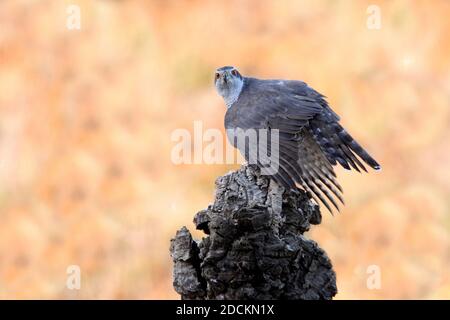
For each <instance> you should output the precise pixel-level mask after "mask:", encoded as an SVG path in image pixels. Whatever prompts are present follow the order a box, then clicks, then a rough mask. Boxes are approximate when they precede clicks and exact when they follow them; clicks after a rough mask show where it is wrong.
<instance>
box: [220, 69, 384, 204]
mask: <svg viewBox="0 0 450 320" xmlns="http://www.w3.org/2000/svg"><path fill="white" fill-rule="evenodd" d="M214 82H215V86H216V89H217V91H218V93H219V94H220V95H221V96H222V97H223V99H224V101H225V104H226V106H227V112H226V115H225V128H226V130H227V135H228V139H229V140H230V143H231V144H233V146H234V147H236V148H238V149H239V151H240V152H241V153H242V155H243V156H244V158H245V159H246V160H247V161H249V159H250V158H251V157H252V156H253V157H254V158H255V159H256V165H258V166H259V167H260V168H263V167H264V166H265V164H263V160H267V159H263V158H262V156H260V153H259V151H260V150H258V149H260V148H261V147H260V142H261V141H263V142H264V141H267V146H268V148H269V149H270V148H271V147H274V148H273V149H274V150H275V151H276V152H277V155H278V156H277V158H276V160H275V161H276V168H277V170H276V171H275V172H271V173H270V174H267V175H268V176H269V177H270V178H271V179H272V180H274V181H275V182H276V183H277V184H278V185H281V186H282V187H284V188H285V190H290V189H296V188H297V187H298V186H301V187H302V188H303V189H305V191H306V192H308V194H310V195H311V196H312V197H313V198H314V199H315V200H316V202H317V203H319V201H318V199H319V200H320V202H322V203H323V204H324V205H325V206H326V207H327V209H328V210H329V211H330V212H332V210H331V207H330V205H329V203H328V201H329V202H331V203H332V204H333V206H334V207H336V208H337V209H338V210H339V207H338V204H337V201H336V199H335V198H337V199H339V201H340V202H342V204H344V200H343V197H342V188H341V186H340V185H339V183H338V182H337V180H336V174H335V172H334V170H333V166H334V165H337V164H338V163H339V164H340V165H341V166H342V167H344V168H345V169H348V170H351V168H353V169H355V170H357V171H360V169H362V170H364V171H366V172H367V170H366V168H365V166H364V164H363V163H362V162H365V163H366V164H367V165H369V166H370V167H372V168H373V169H375V170H380V169H381V167H380V165H379V164H378V163H377V162H376V161H375V160H374V159H373V158H372V157H371V156H370V155H369V154H368V153H367V152H366V151H365V150H364V149H363V148H362V147H361V146H360V145H359V143H358V142H356V141H355V140H354V139H353V138H352V136H351V135H350V134H349V133H348V132H347V131H346V130H345V129H344V128H343V127H342V126H341V125H340V124H339V120H340V118H339V116H338V115H337V114H336V113H335V112H334V111H333V110H331V108H330V106H329V105H328V103H327V102H326V100H325V96H323V95H322V94H320V93H318V92H317V91H315V90H314V89H312V88H311V87H309V86H308V85H307V84H306V83H304V82H302V81H295V80H260V79H256V78H247V77H243V76H242V75H241V74H240V73H239V71H238V70H237V69H236V68H234V67H230V66H226V67H222V68H219V69H217V70H216V73H215V80H214ZM261 129H264V130H267V131H274V130H275V129H277V130H276V131H277V132H278V141H277V145H276V147H275V146H272V145H274V143H272V144H271V142H270V141H269V140H270V139H268V138H267V137H262V135H261V133H260V132H261ZM236 130H243V131H246V130H254V131H255V132H256V133H255V134H256V138H257V140H256V141H253V142H251V143H252V145H253V147H251V146H250V147H249V146H248V145H244V146H243V145H242V143H241V144H239V143H237V139H236V136H238V134H234V135H233V134H231V135H230V134H229V132H236ZM271 150H272V149H271ZM272 152H273V151H272ZM262 154H264V153H262ZM268 155H269V157H270V152H268ZM266 158H267V157H266ZM271 159H272V158H271ZM361 160H362V161H361Z"/></svg>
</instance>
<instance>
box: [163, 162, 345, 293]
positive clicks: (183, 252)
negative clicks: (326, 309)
mask: <svg viewBox="0 0 450 320" xmlns="http://www.w3.org/2000/svg"><path fill="white" fill-rule="evenodd" d="M321 219H322V216H321V214H320V211H319V207H318V206H317V205H316V204H314V203H313V202H312V201H311V200H310V198H309V197H308V195H307V194H306V193H305V192H303V191H302V190H297V191H290V192H284V189H283V188H282V187H279V186H278V185H277V184H276V183H274V182H273V181H271V180H269V179H268V178H266V177H263V176H261V175H260V172H259V170H258V169H257V168H256V167H255V166H252V165H244V166H242V167H241V168H240V169H239V170H237V171H234V172H230V173H228V174H226V175H224V176H222V177H219V178H218V179H217V181H216V196H215V201H214V203H213V204H212V205H210V206H209V207H208V208H207V209H206V210H202V211H200V212H198V213H197V214H196V216H195V218H194V223H195V225H196V227H197V229H199V230H203V231H204V233H205V234H207V236H206V237H204V238H203V239H202V240H200V241H196V240H194V239H193V238H192V235H191V233H190V232H189V230H188V229H187V228H186V227H183V228H181V229H180V230H179V231H178V232H177V233H176V236H175V238H174V239H172V240H171V246H170V253H171V256H172V259H173V262H174V269H173V285H174V288H175V290H176V292H178V293H179V294H180V295H181V298H182V299H225V300H229V299H252V300H263V299H332V298H333V296H334V295H335V294H336V293H337V288H336V275H335V272H334V270H333V268H332V265H331V261H330V259H329V258H328V257H327V255H326V253H325V252H324V251H323V250H322V249H321V248H319V246H318V245H317V243H316V242H314V241H312V240H310V239H308V238H306V237H305V236H304V235H303V233H304V232H306V231H308V230H309V228H310V225H311V224H319V223H320V222H321Z"/></svg>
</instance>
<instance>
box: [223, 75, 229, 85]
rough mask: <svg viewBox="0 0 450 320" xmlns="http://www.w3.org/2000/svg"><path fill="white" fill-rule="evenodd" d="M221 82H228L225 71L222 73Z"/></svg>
mask: <svg viewBox="0 0 450 320" xmlns="http://www.w3.org/2000/svg"><path fill="white" fill-rule="evenodd" d="M223 82H224V83H225V84H227V83H228V76H227V74H226V73H224V75H223Z"/></svg>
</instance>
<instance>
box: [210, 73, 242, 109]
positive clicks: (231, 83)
mask: <svg viewBox="0 0 450 320" xmlns="http://www.w3.org/2000/svg"><path fill="white" fill-rule="evenodd" d="M214 84H215V85H216V89H217V92H218V93H219V94H220V95H221V96H222V97H223V98H224V99H225V102H226V103H227V104H229V103H233V102H234V101H235V100H236V99H237V98H238V97H239V94H240V93H241V90H242V86H243V84H244V78H243V77H242V76H241V74H240V73H239V71H238V70H237V69H236V68H235V67H229V66H227V67H222V68H219V69H217V70H216V73H215V75H214Z"/></svg>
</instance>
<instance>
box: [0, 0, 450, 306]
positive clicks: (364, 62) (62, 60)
mask: <svg viewBox="0 0 450 320" xmlns="http://www.w3.org/2000/svg"><path fill="white" fill-rule="evenodd" d="M69 4H76V5H79V7H80V9H81V30H68V29H67V28H66V20H67V17H68V14H67V12H66V10H67V7H68V5H69ZM370 4H376V5H378V6H379V8H380V10H381V28H380V29H376V30H371V29H368V28H367V25H366V22H367V18H368V17H369V15H368V13H367V12H366V10H367V8H368V6H369V5H370ZM449 15H450V1H446V0H441V1H439V0H435V1H425V0H424V1H409V0H403V1H402V0H398V1H394V0H390V1H381V0H376V1H370V2H369V1H359V0H358V1H356V0H355V1H348V0H340V1H332V0H328V1H327V0H321V1H316V0H314V1H312V0H311V1H284V0H282V1H281V0H274V1H265V0H254V1H238V0H230V1H183V0H172V1H170V0H165V1H162V0H160V1H137V0H135V1H132V0H130V1H125V0H123V1H119V0H117V1H106V0H103V1H100V0H95V1H94V0H71V1H61V0H54V1H50V0H2V1H0V298H6V299H13V298H59V299H78V298H87V299H96V298H117V299H121V298H130V299H167V298H173V299H177V298H178V295H177V294H176V293H175V292H174V291H173V289H172V283H171V282H172V279H171V272H172V269H171V260H170V257H169V252H168V249H169V241H170V238H171V237H172V236H173V235H174V234H175V231H176V230H177V229H178V228H180V227H181V226H183V225H186V226H188V227H189V228H190V229H191V230H192V229H194V226H193V223H192V218H193V216H194V214H195V213H196V212H197V211H199V210H201V209H203V208H205V207H206V206H207V205H208V204H209V203H210V202H211V201H212V200H213V192H214V181H215V178H216V177H217V176H219V175H222V174H225V173H226V172H228V171H229V170H231V169H233V168H236V167H237V165H235V166H230V165H174V164H173V163H172V161H171V150H172V148H173V146H174V142H172V141H171V133H172V132H173V130H175V129H177V128H186V129H188V130H189V131H192V130H193V122H194V121H196V120H200V121H202V123H203V127H204V129H208V128H219V129H221V130H223V116H224V113H225V107H224V105H223V102H222V100H221V98H220V97H218V95H217V94H216V92H215V90H214V87H213V73H214V70H215V68H217V67H220V66H223V65H229V64H231V65H234V66H236V67H238V68H239V69H240V71H241V72H242V73H243V74H246V75H253V76H258V77H262V78H270V77H276V78H291V79H302V80H304V81H306V82H308V83H309V84H310V85H311V86H313V87H314V88H316V89H317V90H319V91H320V92H322V93H324V94H325V95H326V96H327V97H328V100H329V102H330V104H331V105H332V107H333V108H334V110H336V111H337V113H338V114H340V115H341V117H342V119H343V120H342V123H343V125H344V126H345V127H346V128H347V129H348V130H349V131H350V132H351V133H352V135H354V136H355V137H357V138H358V140H359V141H360V142H361V143H362V144H363V145H364V146H365V147H366V148H367V149H368V150H369V151H370V152H371V153H372V154H373V155H374V156H375V157H376V158H377V160H379V162H380V163H381V164H382V165H383V171H381V172H380V173H375V172H373V171H372V172H371V173H370V174H358V173H353V172H352V173H348V172H345V170H341V169H338V170H337V171H338V176H339V179H340V181H341V182H342V185H343V187H344V189H345V198H346V203H347V206H346V207H344V208H343V210H342V212H341V214H338V215H335V216H334V217H332V216H331V215H329V214H328V213H327V212H326V211H324V212H323V215H324V221H323V223H322V225H320V226H316V227H314V228H313V230H312V231H311V232H310V233H309V236H310V237H312V238H313V239H315V240H316V241H318V243H319V244H320V246H322V247H323V248H324V249H325V250H326V251H327V253H328V254H329V256H330V258H331V260H332V261H333V263H334V266H335V269H336V272H337V279H338V288H339V294H338V296H337V298H340V299H359V298H364V299H381V298H387V299H394V298H405V299H410V298H411V299H412V298H415V299H431V298H439V299H449V298H450V272H449V270H450V268H449V263H450V165H449V163H450V19H449ZM195 234H196V236H197V237H200V236H201V234H199V233H195ZM69 265H78V266H80V268H81V276H82V281H81V290H69V289H67V288H66V278H67V274H66V270H67V267H68V266H69ZM371 265H377V266H379V267H380V270H381V288H380V289H378V290H370V289H369V288H368V287H367V285H366V281H367V278H368V276H369V275H368V274H367V268H368V267H369V266H371Z"/></svg>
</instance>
